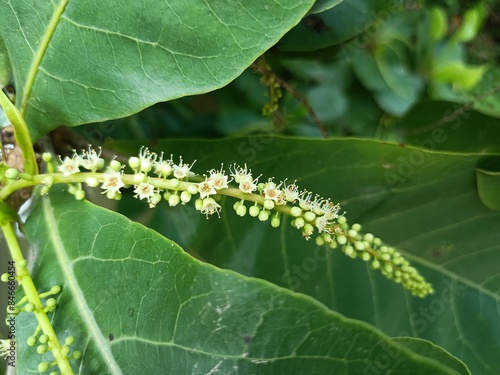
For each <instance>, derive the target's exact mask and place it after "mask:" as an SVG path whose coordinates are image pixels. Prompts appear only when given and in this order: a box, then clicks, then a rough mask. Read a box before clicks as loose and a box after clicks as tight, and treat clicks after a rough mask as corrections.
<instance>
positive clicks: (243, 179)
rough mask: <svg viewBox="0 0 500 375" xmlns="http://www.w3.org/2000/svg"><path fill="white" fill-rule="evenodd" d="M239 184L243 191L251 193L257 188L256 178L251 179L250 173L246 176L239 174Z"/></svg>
mask: <svg viewBox="0 0 500 375" xmlns="http://www.w3.org/2000/svg"><path fill="white" fill-rule="evenodd" d="M239 180H240V184H239V186H238V188H239V189H240V190H241V191H242V192H243V193H248V194H251V193H252V192H254V191H255V190H257V184H256V182H257V179H255V180H252V175H251V174H248V175H246V176H240V178H239Z"/></svg>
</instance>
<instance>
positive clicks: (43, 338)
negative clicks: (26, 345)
mask: <svg viewBox="0 0 500 375" xmlns="http://www.w3.org/2000/svg"><path fill="white" fill-rule="evenodd" d="M38 341H40V343H42V344H46V343H47V341H49V336H47V335H41V336H40V338H39V339H38Z"/></svg>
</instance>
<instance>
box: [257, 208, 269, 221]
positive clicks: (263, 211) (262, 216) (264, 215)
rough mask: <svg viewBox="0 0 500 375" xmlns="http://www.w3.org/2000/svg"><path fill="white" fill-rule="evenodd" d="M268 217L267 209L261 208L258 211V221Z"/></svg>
mask: <svg viewBox="0 0 500 375" xmlns="http://www.w3.org/2000/svg"><path fill="white" fill-rule="evenodd" d="M267 219H269V211H267V210H262V211H260V212H259V220H260V221H266V220H267Z"/></svg>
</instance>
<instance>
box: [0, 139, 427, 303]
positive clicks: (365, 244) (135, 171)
mask: <svg viewBox="0 0 500 375" xmlns="http://www.w3.org/2000/svg"><path fill="white" fill-rule="evenodd" d="M100 154H101V152H100V150H99V151H95V150H92V149H91V148H89V149H88V150H84V151H82V152H81V153H80V154H79V153H77V152H76V151H75V152H74V154H73V156H72V157H71V158H69V157H65V158H64V160H62V159H60V163H58V165H53V164H52V163H54V160H53V158H52V156H51V155H50V154H44V155H43V160H44V161H45V162H47V163H48V168H47V170H48V171H51V173H46V174H40V175H27V174H26V173H25V174H19V175H18V176H17V177H16V178H15V179H13V180H12V181H11V183H9V184H7V185H6V186H5V187H4V188H3V189H2V190H0V200H5V199H6V198H7V197H8V196H9V195H10V194H12V193H13V192H14V191H16V190H18V189H21V188H25V187H28V186H35V185H42V189H41V192H42V194H44V193H46V192H48V190H49V189H50V187H51V186H52V185H53V184H60V183H63V184H68V185H69V186H70V188H69V191H70V193H72V194H73V195H74V196H75V198H76V199H84V197H85V191H84V190H83V189H82V184H83V185H87V186H89V187H100V188H101V189H102V190H103V194H105V195H106V197H108V198H109V199H117V200H119V199H121V197H122V193H121V190H122V189H126V188H132V189H133V193H134V194H135V195H134V197H136V198H138V199H140V200H145V201H147V202H148V203H149V206H150V207H151V208H153V207H155V206H156V205H157V204H159V203H160V202H161V200H165V201H166V202H167V203H168V204H169V205H170V206H176V205H178V204H187V203H189V202H190V201H192V200H193V201H194V206H195V208H196V209H197V210H198V211H200V212H201V213H202V214H204V215H206V216H207V218H208V216H210V215H213V214H217V215H219V213H220V211H221V210H222V207H221V205H220V204H219V203H218V202H219V200H220V199H219V198H220V197H221V196H228V197H232V198H235V199H236V202H235V204H234V205H233V208H234V210H235V212H236V214H237V215H238V216H245V215H246V214H247V213H248V214H249V215H250V216H251V217H256V218H257V219H258V220H260V221H268V220H269V221H270V223H271V226H272V227H274V228H277V227H279V226H280V225H281V220H280V215H288V216H291V217H292V220H291V225H292V226H293V227H294V228H296V229H298V230H300V231H301V233H302V236H303V237H304V238H305V239H306V240H309V239H310V238H312V237H313V236H314V237H315V242H316V244H317V245H318V246H323V245H324V246H329V247H330V248H332V249H333V248H337V247H338V248H340V249H341V251H342V252H343V253H344V254H345V255H346V256H348V257H351V258H359V259H361V260H363V261H365V262H369V264H370V266H371V268H373V269H376V270H379V271H380V272H381V273H382V274H383V275H384V276H385V277H387V278H389V279H392V280H393V281H395V282H397V283H400V284H401V285H402V286H404V287H405V288H406V289H408V290H409V291H410V292H411V293H412V294H414V295H416V296H419V297H424V296H426V295H427V294H429V293H433V289H432V286H431V285H430V284H429V283H427V282H426V281H425V280H424V278H423V277H422V276H421V275H420V274H419V273H418V271H417V270H416V269H415V268H414V267H412V266H411V265H410V264H409V262H408V261H407V260H405V259H404V257H403V256H402V255H401V254H400V253H399V252H397V251H396V250H395V249H393V248H392V247H390V246H386V245H385V244H383V243H382V241H381V240H380V239H379V238H376V237H375V236H374V235H372V234H370V233H367V234H362V233H361V225H359V224H356V223H355V224H352V225H349V224H348V223H347V219H346V218H345V216H343V214H340V213H339V212H340V206H339V205H338V204H335V203H333V202H331V201H330V200H329V199H325V198H322V197H320V196H318V195H313V194H312V193H311V192H309V191H307V190H300V189H299V187H298V186H297V185H296V183H295V182H294V183H291V184H287V183H286V181H281V182H275V181H274V180H273V179H272V178H270V179H268V180H267V181H265V182H259V179H260V178H261V176H259V177H254V176H253V174H252V171H251V170H250V169H249V168H248V167H247V166H246V165H244V166H243V167H241V166H238V165H232V166H230V168H229V174H228V175H227V174H226V171H225V170H224V167H223V166H221V168H220V169H219V170H216V169H212V170H209V171H207V173H206V174H204V175H203V177H201V176H197V175H196V174H195V173H194V172H192V171H191V168H192V167H193V165H194V163H191V164H188V163H186V162H185V161H184V160H183V159H182V158H180V159H179V162H177V163H176V162H174V160H173V157H172V156H170V158H164V155H163V154H161V155H157V154H155V153H152V152H150V151H149V150H148V149H147V148H142V149H141V150H140V152H139V155H138V156H137V157H136V156H134V157H131V158H130V159H129V161H128V166H126V165H122V164H121V163H120V162H118V161H117V160H114V159H113V160H111V161H110V162H108V164H107V165H106V163H105V161H104V160H103V159H102V158H100ZM127 167H128V168H130V169H129V170H130V172H129V173H125V172H124V171H125V169H126V168H127ZM56 168H57V171H58V172H55V170H56ZM82 169H83V170H87V171H82ZM6 173H8V170H7V172H6ZM247 206H248V207H247Z"/></svg>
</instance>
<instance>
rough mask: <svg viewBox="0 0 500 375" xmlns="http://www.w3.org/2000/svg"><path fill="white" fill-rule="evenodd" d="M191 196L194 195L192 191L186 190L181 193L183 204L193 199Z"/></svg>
mask: <svg viewBox="0 0 500 375" xmlns="http://www.w3.org/2000/svg"><path fill="white" fill-rule="evenodd" d="M191 197H192V195H191V193H189V192H188V191H186V190H185V191H183V192H182V193H181V202H182V203H183V204H185V203H188V202H189V201H190V200H191Z"/></svg>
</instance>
